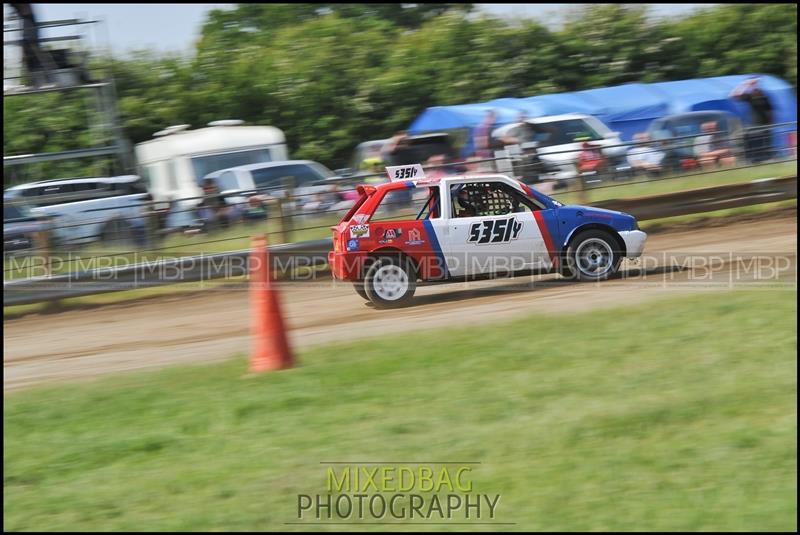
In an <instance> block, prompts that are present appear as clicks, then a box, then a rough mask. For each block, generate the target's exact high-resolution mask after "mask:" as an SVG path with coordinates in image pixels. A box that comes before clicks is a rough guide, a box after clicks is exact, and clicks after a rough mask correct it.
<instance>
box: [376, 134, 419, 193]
mask: <svg viewBox="0 0 800 535" xmlns="http://www.w3.org/2000/svg"><path fill="white" fill-rule="evenodd" d="M381 156H382V157H383V161H384V162H386V165H387V166H394V165H413V164H415V163H422V162H418V161H416V158H417V155H416V153H415V151H414V148H413V147H412V146H411V140H410V139H409V138H408V134H407V133H406V132H405V131H400V132H398V133H397V134H395V135H394V136H393V137H392V138H391V139H390V140H389V141H388V142H387V143H386V145H384V147H383V149H382V150H381ZM394 199H395V201H396V202H397V204H398V205H399V206H398V207H399V208H402V207H407V206H410V205H411V200H412V192H411V190H410V189H409V190H397V193H395V194H394Z"/></svg>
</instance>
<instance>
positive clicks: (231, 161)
mask: <svg viewBox="0 0 800 535" xmlns="http://www.w3.org/2000/svg"><path fill="white" fill-rule="evenodd" d="M270 161H272V158H271V157H270V152H269V149H255V150H241V151H237V152H226V153H223V154H212V155H209V156H195V157H194V158H192V167H193V168H194V176H195V180H196V181H197V184H198V185H199V184H201V183H202V181H203V177H204V176H206V175H207V174H209V173H213V172H214V171H219V170H220V169H228V168H229V167H238V166H240V165H248V164H251V163H264V162H270Z"/></svg>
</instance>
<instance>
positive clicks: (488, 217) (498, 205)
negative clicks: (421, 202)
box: [436, 180, 550, 277]
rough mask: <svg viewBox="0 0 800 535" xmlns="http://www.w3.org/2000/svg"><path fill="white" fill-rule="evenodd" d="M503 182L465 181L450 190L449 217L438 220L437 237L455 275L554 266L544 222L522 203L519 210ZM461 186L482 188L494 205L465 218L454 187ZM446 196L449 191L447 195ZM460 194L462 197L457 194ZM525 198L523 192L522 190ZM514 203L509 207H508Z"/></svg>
mask: <svg viewBox="0 0 800 535" xmlns="http://www.w3.org/2000/svg"><path fill="white" fill-rule="evenodd" d="M501 184H502V182H493V181H491V180H485V181H480V182H475V181H472V182H462V183H460V184H451V185H450V186H448V187H449V188H450V192H449V194H448V195H446V197H445V198H446V202H447V203H448V209H447V212H446V213H447V214H448V215H449V217H447V218H445V219H443V220H441V221H440V222H438V225H436V226H438V227H439V228H438V229H437V236H438V238H439V243H440V245H441V248H442V252H443V253H444V257H445V260H446V263H447V268H448V271H449V273H450V276H452V277H459V276H465V275H477V274H487V273H495V272H507V271H519V270H524V269H534V268H543V267H549V266H550V257H549V255H548V252H547V247H546V246H545V240H544V238H543V236H542V233H541V231H540V230H539V224H538V223H537V221H536V218H535V217H534V214H533V210H531V208H530V207H528V206H525V205H524V204H522V203H520V204H518V205H517V206H516V208H517V210H518V211H512V210H513V207H514V204H513V199H512V194H509V193H508V190H509V189H510V188H508V187H506V188H505V190H503V189H501V188H502V186H501ZM459 187H467V188H471V189H472V191H473V192H474V191H476V190H481V191H483V192H484V193H485V195H484V196H485V197H487V196H488V197H489V198H490V200H491V201H492V202H491V203H489V204H493V206H489V207H488V208H489V210H488V211H487V210H486V208H487V206H486V203H484V205H483V206H482V207H481V208H482V210H480V212H479V215H472V216H463V215H464V211H463V210H461V215H462V216H463V217H459V208H460V207H459V206H457V205H454V203H453V194H454V191H453V190H454V189H458V188H459ZM443 193H444V192H443ZM456 195H457V194H456ZM520 197H522V194H521V192H520ZM506 203H508V204H506Z"/></svg>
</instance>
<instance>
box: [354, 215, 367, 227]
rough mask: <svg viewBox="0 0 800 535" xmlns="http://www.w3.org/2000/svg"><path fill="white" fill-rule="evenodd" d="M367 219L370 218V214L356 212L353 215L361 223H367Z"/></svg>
mask: <svg viewBox="0 0 800 535" xmlns="http://www.w3.org/2000/svg"><path fill="white" fill-rule="evenodd" d="M367 219H369V214H356V215H354V216H353V221H355V222H356V223H357V224H359V225H360V224H362V223H365V222H366V221H367Z"/></svg>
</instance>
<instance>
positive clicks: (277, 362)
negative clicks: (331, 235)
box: [250, 235, 294, 373]
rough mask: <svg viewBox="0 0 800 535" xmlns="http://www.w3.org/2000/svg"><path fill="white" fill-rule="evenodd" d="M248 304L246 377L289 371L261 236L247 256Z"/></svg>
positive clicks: (283, 331) (290, 361)
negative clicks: (249, 348)
mask: <svg viewBox="0 0 800 535" xmlns="http://www.w3.org/2000/svg"><path fill="white" fill-rule="evenodd" d="M250 304H251V314H252V318H253V319H252V321H253V324H252V331H253V334H252V338H253V349H252V355H251V357H250V373H259V372H264V371H269V370H281V369H285V368H291V367H292V366H293V365H294V358H293V357H292V352H291V350H290V349H289V340H288V338H287V336H286V327H285V325H284V324H283V315H282V314H281V307H280V300H279V299H278V289H277V288H274V287H273V286H272V264H271V263H270V259H269V251H268V250H267V240H266V238H265V237H264V236H263V235H262V236H256V237H254V238H253V249H252V251H251V253H250Z"/></svg>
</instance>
